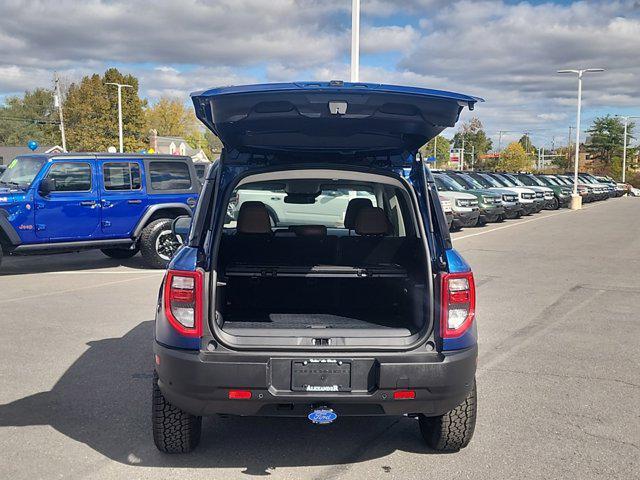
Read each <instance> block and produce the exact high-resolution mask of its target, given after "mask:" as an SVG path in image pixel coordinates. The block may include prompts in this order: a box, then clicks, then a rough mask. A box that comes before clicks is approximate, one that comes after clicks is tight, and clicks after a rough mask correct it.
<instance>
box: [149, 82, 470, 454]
mask: <svg viewBox="0 0 640 480" xmlns="http://www.w3.org/2000/svg"><path fill="white" fill-rule="evenodd" d="M192 98H193V102H194V105H195V109H196V113H197V116H198V118H199V119H200V120H201V121H202V122H203V123H205V125H207V127H208V128H210V129H211V130H212V131H213V132H214V133H215V134H216V135H217V136H218V137H219V138H220V139H221V140H222V142H223V144H224V150H223V153H222V157H221V159H220V161H219V162H217V164H216V165H214V166H213V168H211V169H210V170H209V172H208V174H207V178H206V180H205V183H204V187H203V190H202V193H201V196H200V200H199V203H198V207H197V209H196V213H195V215H194V217H193V220H192V219H190V218H178V219H176V220H175V222H174V224H173V231H174V233H175V234H176V235H178V236H179V237H180V238H184V239H185V245H184V246H183V247H182V248H181V249H180V250H179V251H178V252H177V253H176V255H175V257H174V258H173V260H172V261H171V263H170V265H169V269H168V271H167V273H166V275H165V278H164V280H163V286H162V288H161V291H160V297H159V304H158V308H157V316H156V330H155V339H156V341H155V344H154V352H155V372H156V373H155V375H154V380H153V417H152V418H153V435H154V440H155V444H156V446H157V447H158V449H160V450H161V451H163V452H170V453H176V452H188V451H190V450H191V449H193V448H194V447H195V446H196V445H197V444H198V442H199V439H200V430H201V422H202V416H204V415H214V414H226V415H246V416H275V417H278V416H291V417H303V418H304V417H306V418H308V419H309V420H310V421H311V422H313V423H316V424H327V423H331V422H333V421H335V420H336V419H337V418H339V417H341V416H369V415H408V416H412V417H416V418H417V419H418V420H419V425H420V428H421V431H422V435H423V436H424V439H425V441H426V442H427V444H428V445H429V446H430V447H431V448H433V449H435V450H437V451H456V450H459V449H460V448H463V447H465V446H466V445H467V444H468V443H469V441H470V440H471V437H472V435H473V430H474V426H475V421H476V386H475V371H476V359H477V338H476V326H475V321H474V316H475V286H474V279H473V274H472V272H471V270H470V268H469V266H468V265H467V264H466V263H465V261H464V260H463V259H462V258H461V256H460V255H458V254H457V253H456V251H455V250H453V249H452V246H451V239H450V237H449V231H448V229H447V222H446V219H445V217H444V213H443V211H442V208H441V206H440V202H439V199H438V191H437V189H436V186H435V184H434V179H433V176H432V175H431V173H430V171H429V169H428V167H427V165H426V163H425V162H424V161H423V160H422V158H421V157H420V156H419V155H418V149H419V147H420V146H421V145H423V144H424V143H425V142H426V141H428V140H429V139H430V138H433V137H434V136H435V135H437V134H438V133H440V132H441V131H442V130H443V129H444V128H446V127H452V126H454V125H455V123H456V121H457V120H458V118H459V115H460V112H461V111H462V109H463V108H464V107H465V106H466V107H468V108H473V106H474V105H475V103H476V102H478V101H479V100H480V99H478V98H475V97H470V96H467V95H460V94H456V93H450V92H443V91H436V90H426V89H421V88H410V87H397V86H390V85H373V84H360V83H358V84H348V83H343V82H329V83H326V82H318V83H295V84H293V83H292V84H272V85H252V86H240V87H225V88H217V89H212V90H208V91H205V92H201V93H195V94H193V95H192ZM230 212H233V214H230ZM236 212H237V213H236Z"/></svg>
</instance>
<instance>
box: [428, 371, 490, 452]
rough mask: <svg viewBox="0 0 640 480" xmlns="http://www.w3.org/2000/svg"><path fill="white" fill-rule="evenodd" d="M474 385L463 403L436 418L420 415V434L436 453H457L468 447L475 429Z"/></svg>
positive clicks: (475, 398)
mask: <svg viewBox="0 0 640 480" xmlns="http://www.w3.org/2000/svg"><path fill="white" fill-rule="evenodd" d="M476 413H477V392H476V383H475V381H474V382H473V388H472V389H471V391H470V392H469V394H468V395H467V397H466V398H465V399H464V401H463V402H462V403H461V404H460V405H458V406H457V407H456V408H454V409H453V410H451V411H450V412H447V413H445V414H444V415H440V416H438V417H426V416H424V415H420V416H419V417H418V420H419V422H420V432H421V433H422V437H423V438H424V440H425V442H426V443H427V445H428V446H429V448H431V449H433V450H435V451H437V452H457V451H459V450H460V449H461V448H464V447H466V446H467V445H469V442H470V441H471V438H472V437H473V431H474V430H475V427H476Z"/></svg>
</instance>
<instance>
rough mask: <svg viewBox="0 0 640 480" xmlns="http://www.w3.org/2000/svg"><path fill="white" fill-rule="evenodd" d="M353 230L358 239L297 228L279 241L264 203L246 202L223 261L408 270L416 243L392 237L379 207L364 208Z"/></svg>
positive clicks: (316, 227)
mask: <svg viewBox="0 0 640 480" xmlns="http://www.w3.org/2000/svg"><path fill="white" fill-rule="evenodd" d="M353 228H354V230H355V232H356V234H357V236H345V237H335V236H327V230H326V227H324V226H322V225H304V226H294V227H291V228H290V230H291V231H292V232H294V233H295V236H278V235H274V234H273V231H272V229H271V223H270V220H269V214H268V212H267V209H266V207H265V205H264V204H263V203H262V202H245V203H243V204H242V206H241V208H240V212H239V214H238V225H237V228H236V232H237V233H236V235H223V237H222V244H221V252H224V253H223V254H222V256H221V257H220V259H221V261H222V263H223V268H224V266H226V265H241V264H244V265H274V266H278V265H282V266H313V265H345V266H371V265H390V264H397V265H407V264H408V263H407V262H410V261H411V260H410V259H411V256H412V255H413V252H415V243H416V242H417V239H415V238H408V237H389V236H388V235H389V234H390V233H391V223H390V222H389V219H388V218H387V216H386V214H385V212H384V211H383V210H382V209H381V208H378V207H371V206H362V208H360V209H359V210H358V213H357V215H356V218H355V221H354V223H353Z"/></svg>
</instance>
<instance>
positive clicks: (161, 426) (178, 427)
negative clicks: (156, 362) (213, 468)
mask: <svg viewBox="0 0 640 480" xmlns="http://www.w3.org/2000/svg"><path fill="white" fill-rule="evenodd" d="M152 409H153V411H152V414H151V423H152V424H153V441H154V443H155V444H156V447H158V450H160V451H161V452H164V453H189V452H191V451H192V450H193V449H194V448H196V447H197V446H198V443H200V431H201V430H202V417H196V416H195V415H191V414H190V413H187V412H183V411H182V410H180V409H179V408H178V407H175V406H173V405H171V404H170V403H169V402H168V401H167V399H166V398H164V395H162V392H161V391H160V387H159V386H158V374H157V373H156V372H153V405H152Z"/></svg>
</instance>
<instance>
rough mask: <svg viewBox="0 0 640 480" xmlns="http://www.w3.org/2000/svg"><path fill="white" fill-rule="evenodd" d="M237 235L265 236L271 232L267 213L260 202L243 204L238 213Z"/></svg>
mask: <svg viewBox="0 0 640 480" xmlns="http://www.w3.org/2000/svg"><path fill="white" fill-rule="evenodd" d="M236 231H237V232H238V233H248V234H265V233H272V232H271V218H270V217H269V211H268V210H267V207H266V206H265V205H264V203H262V202H253V201H252V202H243V204H242V205H240V212H239V213H238V225H237V226H236Z"/></svg>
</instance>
